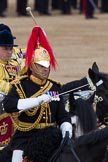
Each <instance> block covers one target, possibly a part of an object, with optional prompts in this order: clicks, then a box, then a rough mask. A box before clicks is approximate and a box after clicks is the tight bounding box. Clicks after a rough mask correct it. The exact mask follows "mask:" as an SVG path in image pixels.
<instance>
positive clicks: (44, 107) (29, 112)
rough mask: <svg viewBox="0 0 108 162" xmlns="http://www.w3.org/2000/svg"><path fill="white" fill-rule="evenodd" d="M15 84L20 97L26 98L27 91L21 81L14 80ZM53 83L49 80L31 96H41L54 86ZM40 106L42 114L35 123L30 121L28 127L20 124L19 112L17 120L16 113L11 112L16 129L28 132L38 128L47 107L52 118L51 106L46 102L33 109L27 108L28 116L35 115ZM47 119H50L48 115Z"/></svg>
mask: <svg viewBox="0 0 108 162" xmlns="http://www.w3.org/2000/svg"><path fill="white" fill-rule="evenodd" d="M14 85H15V87H16V91H17V93H18V94H19V97H20V98H26V95H25V93H24V91H23V88H22V86H21V84H20V82H17V83H15V82H14ZM52 85H53V84H52V83H51V82H50V81H47V83H46V85H45V86H44V87H43V88H42V89H40V90H39V91H38V92H37V93H35V94H34V95H32V96H31V98H33V97H37V96H39V95H41V94H44V93H46V92H47V91H48V90H49V89H50V88H51V87H52ZM39 108H40V114H39V116H38V118H37V119H36V121H35V122H34V123H33V124H32V123H30V126H28V127H22V126H19V122H20V121H19V122H18V113H17V120H16V116H15V113H12V114H11V119H12V122H13V124H14V126H15V129H17V130H19V131H23V132H27V131H30V130H32V129H34V128H36V126H37V125H38V124H39V122H40V120H41V119H42V116H43V112H44V110H45V109H48V111H49V116H50V119H51V112H50V106H49V104H48V103H44V104H42V105H41V106H39V107H36V108H34V110H33V111H30V110H27V111H25V113H26V114H27V115H28V116H33V115H35V114H36V112H37V110H38V109H39ZM46 119H48V117H47V118H46Z"/></svg>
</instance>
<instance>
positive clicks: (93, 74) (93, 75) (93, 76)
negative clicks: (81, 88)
mask: <svg viewBox="0 0 108 162" xmlns="http://www.w3.org/2000/svg"><path fill="white" fill-rule="evenodd" d="M88 75H89V77H90V79H91V80H92V82H93V83H96V82H97V81H98V80H97V79H98V76H97V73H96V72H95V71H94V70H92V69H91V68H89V70H88Z"/></svg>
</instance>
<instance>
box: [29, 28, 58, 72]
mask: <svg viewBox="0 0 108 162" xmlns="http://www.w3.org/2000/svg"><path fill="white" fill-rule="evenodd" d="M32 61H34V62H35V63H38V64H40V65H42V66H45V67H48V66H49V65H51V66H52V68H53V69H54V70H55V69H56V63H57V62H56V59H55V56H54V53H53V50H52V47H51V45H50V43H49V41H48V39H47V37H46V34H45V32H44V30H43V29H42V28H41V27H39V26H36V27H34V28H33V29H32V33H31V35H30V37H29V40H28V44H27V51H26V67H27V68H28V67H29V66H30V64H31V62H32Z"/></svg>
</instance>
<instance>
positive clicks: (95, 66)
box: [92, 62, 99, 73]
mask: <svg viewBox="0 0 108 162" xmlns="http://www.w3.org/2000/svg"><path fill="white" fill-rule="evenodd" d="M92 70H93V71H95V72H96V73H99V67H98V65H97V63H96V62H94V63H93V65H92Z"/></svg>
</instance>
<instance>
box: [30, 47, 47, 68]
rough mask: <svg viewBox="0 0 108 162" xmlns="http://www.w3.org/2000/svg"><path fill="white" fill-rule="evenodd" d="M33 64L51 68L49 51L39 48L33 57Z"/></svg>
mask: <svg viewBox="0 0 108 162" xmlns="http://www.w3.org/2000/svg"><path fill="white" fill-rule="evenodd" d="M33 62H35V63H37V64H39V65H42V66H44V67H46V68H48V67H49V66H50V56H49V53H48V51H47V50H46V49H45V48H43V47H39V48H37V49H36V50H35V52H34V55H33Z"/></svg>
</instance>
